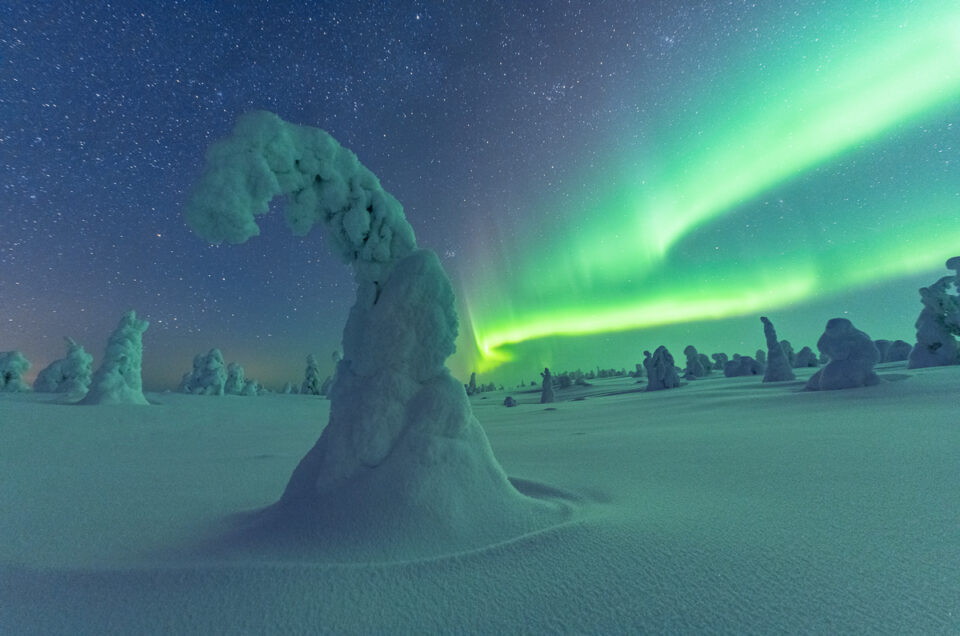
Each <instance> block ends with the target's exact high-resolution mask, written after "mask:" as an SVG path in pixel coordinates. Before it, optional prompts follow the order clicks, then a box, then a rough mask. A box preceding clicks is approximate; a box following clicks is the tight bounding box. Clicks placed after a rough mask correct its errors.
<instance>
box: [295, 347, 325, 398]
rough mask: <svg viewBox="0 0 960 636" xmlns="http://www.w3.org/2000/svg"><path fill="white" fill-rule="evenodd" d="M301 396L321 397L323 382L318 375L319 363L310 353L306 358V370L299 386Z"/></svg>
mask: <svg viewBox="0 0 960 636" xmlns="http://www.w3.org/2000/svg"><path fill="white" fill-rule="evenodd" d="M300 394H301V395H323V380H322V376H321V375H320V362H319V361H318V360H317V357H316V356H315V355H313V354H312V353H311V354H310V355H308V356H307V368H306V370H305V371H304V374H303V384H301V385H300Z"/></svg>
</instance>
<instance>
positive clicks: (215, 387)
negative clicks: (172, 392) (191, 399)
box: [177, 349, 227, 395]
mask: <svg viewBox="0 0 960 636" xmlns="http://www.w3.org/2000/svg"><path fill="white" fill-rule="evenodd" d="M226 383H227V369H226V367H225V366H224V361H223V353H221V352H220V350H219V349H211V350H210V351H208V352H207V354H206V355H201V354H197V355H196V356H195V357H194V358H193V370H192V371H190V372H189V373H185V374H184V375H183V379H182V380H181V381H180V386H179V387H178V388H177V390H178V391H180V392H181V393H193V394H195V395H223V394H224V393H225V387H226Z"/></svg>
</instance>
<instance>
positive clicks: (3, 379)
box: [0, 351, 30, 393]
mask: <svg viewBox="0 0 960 636" xmlns="http://www.w3.org/2000/svg"><path fill="white" fill-rule="evenodd" d="M29 370H30V361H29V360H27V359H26V358H25V357H24V355H23V354H22V353H20V352H19V351H0V391H2V392H5V393H21V392H24V391H29V390H30V387H29V386H27V383H26V382H24V381H23V374H24V373H26V372H27V371H29Z"/></svg>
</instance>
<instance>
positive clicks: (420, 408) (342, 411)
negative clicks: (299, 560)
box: [186, 112, 557, 556]
mask: <svg viewBox="0 0 960 636" xmlns="http://www.w3.org/2000/svg"><path fill="white" fill-rule="evenodd" d="M275 197H283V198H284V200H285V202H286V209H285V217H286V221H287V225H288V226H289V227H290V229H291V230H292V231H293V233H294V234H297V235H305V234H307V233H309V232H310V231H311V230H312V229H313V228H314V227H315V226H316V225H321V224H322V225H323V226H324V229H325V231H326V235H327V237H328V239H329V243H330V244H331V245H332V248H333V249H334V251H335V252H336V253H337V254H338V255H339V256H340V257H341V258H342V259H343V260H344V261H346V262H348V263H350V264H351V265H352V266H353V269H354V273H355V277H356V282H357V298H356V302H355V304H354V305H353V308H352V309H351V310H350V314H349V317H348V319H347V324H346V327H345V328H344V333H343V341H342V344H343V360H342V361H341V362H340V364H339V365H338V369H337V371H336V376H335V380H334V383H333V386H332V387H331V390H330V399H331V404H330V420H329V423H328V425H327V426H326V428H324V430H323V432H322V434H321V436H320V438H319V440H318V441H317V443H316V445H315V446H314V447H313V449H311V450H310V451H309V452H308V453H307V454H306V456H305V457H304V458H303V459H302V460H301V461H300V464H299V465H298V466H297V468H296V469H295V470H294V472H293V475H292V476H291V478H290V481H289V483H288V484H287V488H286V490H285V491H284V493H283V496H282V498H281V499H280V501H279V502H278V503H277V504H275V505H274V506H272V507H271V508H270V509H268V510H267V511H265V512H264V513H263V514H262V515H261V516H260V517H258V520H259V521H258V523H259V524H263V523H266V524H267V527H269V528H272V529H273V531H279V530H281V529H285V530H286V531H288V532H291V533H294V534H295V535H296V536H297V537H304V536H305V535H309V536H312V537H314V540H315V541H316V543H317V545H323V546H325V547H331V548H333V549H336V547H337V546H339V548H340V549H341V550H347V551H350V553H351V554H355V555H367V556H369V555H370V554H374V555H381V556H383V555H389V554H392V552H391V550H392V549H393V548H396V547H397V544H399V543H404V544H406V545H405V550H404V552H403V554H405V555H409V554H411V552H413V553H416V552H420V553H436V552H438V551H446V550H450V549H461V548H463V547H465V546H469V545H482V544H486V543H488V542H490V541H497V540H502V539H505V538H508V537H510V536H515V535H516V534H518V533H521V532H526V531H528V530H530V529H532V528H536V527H540V526H542V525H543V523H544V522H545V521H546V520H547V519H548V518H551V519H552V518H554V517H555V515H556V513H557V510H556V508H555V506H553V505H548V504H546V503H544V502H541V501H537V500H535V499H531V498H528V497H525V496H523V495H521V494H520V493H519V492H518V491H517V490H515V488H514V487H513V485H512V484H511V483H510V481H509V480H508V479H507V476H506V474H505V473H504V471H503V470H502V469H501V467H500V465H499V464H498V463H497V461H496V459H495V458H494V456H493V453H492V451H491V449H490V445H489V443H488V441H487V438H486V435H485V433H484V431H483V428H482V427H481V426H480V424H479V422H478V421H477V419H476V418H475V417H474V416H473V413H472V412H471V409H470V403H469V401H468V400H467V395H466V392H465V391H464V389H463V385H462V384H460V383H459V382H458V381H457V380H456V379H454V378H453V376H451V375H450V372H449V371H448V370H447V368H446V366H445V364H444V362H445V360H446V359H447V357H448V356H450V354H452V353H453V352H454V341H455V339H456V336H457V314H456V311H455V309H454V295H453V289H452V288H451V285H450V282H449V279H448V278H447V276H446V274H445V273H444V271H443V268H442V267H441V266H440V261H439V259H438V258H437V256H436V254H434V253H433V252H432V251H429V250H424V249H419V248H418V247H417V245H416V241H415V240H414V233H413V229H412V228H411V226H410V224H409V223H408V222H407V220H406V218H405V217H404V215H403V208H402V207H401V205H400V204H399V203H398V202H397V200H396V199H395V198H394V197H392V196H391V195H390V194H388V193H387V192H386V191H384V189H383V188H382V187H381V186H380V182H379V181H378V180H377V178H376V177H375V176H374V175H373V173H372V172H370V171H369V170H368V169H367V168H365V167H364V166H363V165H361V164H360V162H359V161H358V160H357V157H356V156H355V155H354V154H353V153H352V152H350V151H349V150H347V149H345V148H343V147H341V146H340V145H339V144H338V143H337V142H336V140H334V139H333V137H331V136H330V135H328V134H327V133H325V132H324V131H322V130H319V129H317V128H312V127H307V126H297V125H293V124H289V123H287V122H285V121H283V120H281V119H280V118H279V117H277V116H276V115H273V114H272V113H267V112H254V113H249V114H246V115H244V116H242V117H241V118H240V119H239V120H238V121H237V123H236V126H235V127H234V130H233V132H232V134H231V135H230V136H229V137H227V138H226V139H223V140H221V141H219V142H217V143H215V144H214V145H213V146H212V147H211V148H210V149H209V151H208V152H207V157H206V166H205V170H204V173H203V175H202V177H201V178H200V180H199V182H198V183H197V185H196V187H195V189H194V190H193V192H192V195H191V197H190V200H189V203H188V206H187V209H186V219H187V222H188V224H189V225H190V227H191V228H192V229H193V230H194V231H195V232H196V233H197V234H199V235H200V236H202V237H204V238H206V239H208V240H210V241H213V242H220V241H228V242H231V243H242V242H244V241H246V240H247V239H249V238H251V237H253V236H256V235H257V234H259V231H260V230H259V228H258V226H257V223H256V217H257V216H259V215H262V214H266V213H267V212H268V211H269V203H270V201H271V200H272V199H274V198H275ZM544 515H546V516H544ZM263 534H265V535H269V534H271V533H270V532H264V533H263ZM268 540H269V539H268ZM391 546H393V548H391Z"/></svg>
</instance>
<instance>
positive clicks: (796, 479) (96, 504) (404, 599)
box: [0, 363, 960, 634]
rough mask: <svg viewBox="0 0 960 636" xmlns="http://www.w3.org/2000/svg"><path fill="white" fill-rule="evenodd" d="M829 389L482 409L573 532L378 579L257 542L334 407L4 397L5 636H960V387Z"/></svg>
mask: <svg viewBox="0 0 960 636" xmlns="http://www.w3.org/2000/svg"><path fill="white" fill-rule="evenodd" d="M812 371H813V369H809V370H798V372H797V375H798V377H797V380H796V381H795V382H784V383H777V384H763V383H762V382H761V380H760V378H759V377H741V378H724V377H719V375H718V374H713V375H712V376H710V377H707V378H704V379H698V380H692V381H690V382H688V383H685V384H683V385H682V386H681V387H679V388H677V389H671V390H669V391H659V392H653V393H649V392H643V391H642V388H643V384H636V383H635V381H634V380H633V379H628V378H617V379H609V380H600V381H597V382H595V383H594V385H593V386H591V387H577V386H575V387H572V388H570V389H564V390H559V391H558V392H557V397H558V401H557V402H555V403H553V404H551V405H541V404H539V390H537V391H534V392H526V393H524V392H520V391H517V392H493V393H482V394H479V395H475V396H473V397H472V398H471V402H472V405H473V410H474V413H475V415H476V416H477V418H478V419H479V420H480V422H481V423H482V425H483V427H484V428H485V430H486V433H487V436H488V437H489V439H490V443H491V445H492V447H493V451H494V453H495V454H496V456H497V459H498V460H499V461H500V463H501V464H502V466H503V468H504V469H505V470H506V471H507V473H508V474H509V475H510V477H511V480H512V482H513V483H514V485H515V486H516V487H517V489H518V490H519V491H520V492H521V493H523V494H525V495H527V496H529V497H533V498H535V499H540V500H542V501H543V502H544V503H545V505H546V506H547V507H549V508H550V509H551V510H554V511H556V514H554V515H551V516H547V517H544V518H543V519H541V520H539V521H538V522H536V523H533V525H532V526H531V527H530V529H529V531H526V532H523V533H521V534H519V535H517V536H514V537H512V538H509V539H507V540H504V541H498V542H495V543H492V544H489V545H480V546H477V545H475V544H471V543H470V541H466V542H465V543H464V549H462V550H458V549H455V548H451V546H450V545H445V546H442V547H438V549H437V551H436V553H435V554H424V553H423V550H422V549H421V550H417V551H416V552H415V553H410V552H408V551H407V550H406V549H405V546H407V545H409V544H410V542H409V541H408V539H409V538H406V537H395V541H394V542H385V543H384V545H381V546H377V550H376V552H375V553H376V554H377V555H378V556H377V558H375V559H368V560H356V559H351V558H349V555H350V554H356V553H357V552H356V551H350V550H346V551H345V550H342V549H341V548H342V546H340V547H336V546H326V545H324V544H323V541H322V534H321V536H319V537H318V536H317V533H309V534H308V535H306V536H304V537H299V538H298V537H297V536H296V535H290V534H289V533H288V534H286V535H284V536H282V537H278V538H277V540H276V542H271V541H270V537H269V536H267V537H260V538H259V539H260V540H258V541H257V542H247V543H244V544H242V545H241V544H240V543H238V542H237V541H236V534H237V532H238V528H239V529H241V530H242V527H243V523H244V519H245V518H246V517H247V515H248V514H249V511H252V510H256V509H258V508H262V507H264V506H267V505H269V504H271V503H273V502H274V501H276V500H277V499H278V497H279V496H280V494H281V493H282V492H283V489H284V486H285V484H286V483H287V481H288V479H289V477H290V473H291V471H292V470H293V468H294V467H295V466H296V464H297V462H298V461H299V460H300V458H301V457H302V456H303V454H304V452H305V451H306V450H307V449H309V448H310V447H311V445H313V443H314V442H315V440H316V439H317V436H318V434H319V432H320V430H321V428H322V426H323V424H324V422H326V418H327V414H328V411H329V402H327V401H326V400H324V399H323V398H319V397H313V396H297V395H267V396H263V397H256V398H254V397H237V396H222V397H203V396H191V395H181V394H171V393H164V394H151V393H148V394H146V396H147V398H148V400H149V401H150V402H151V406H148V407H144V406H128V405H115V406H73V405H65V404H59V403H57V402H56V399H57V397H56V396H54V395H49V394H47V395H42V394H0V633H4V634H32V633H38V634H51V633H69V634H104V633H124V634H191V633H203V634H211V633H251V634H253V633H256V634H265V633H336V634H349V633H436V632H447V633H470V632H472V633H517V632H551V633H557V632H561V633H562V632H580V633H584V632H588V633H647V632H670V633H695V632H710V633H736V634H749V633H756V634H771V633H785V632H789V633H819V634H825V633H878V632H885V633H898V634H905V633H917V634H937V633H957V632H960V575H958V573H960V487H958V486H960V416H958V413H960V367H938V368H929V369H917V370H909V371H908V370H907V369H906V368H905V366H904V365H903V363H900V364H894V365H882V366H880V367H878V368H877V371H878V372H879V375H880V377H881V379H882V380H883V382H882V383H881V384H879V385H877V386H871V387H865V388H861V389H852V390H846V391H823V392H807V391H803V390H802V388H803V385H804V383H805V381H806V380H807V378H808V377H809V375H810V374H811V373H812ZM506 395H512V396H513V397H514V398H515V399H516V400H517V401H518V402H519V405H518V406H517V407H514V408H505V407H504V406H503V405H502V404H503V400H504V398H505V397H506ZM578 398H583V399H578ZM358 505H362V502H358ZM463 505H464V506H470V505H471V502H470V501H469V500H465V501H464V502H463ZM493 521H496V520H493ZM481 535H482V533H481ZM471 536H472V537H474V538H475V537H476V536H479V535H476V534H474V535H471ZM414 543H415V542H414Z"/></svg>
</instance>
